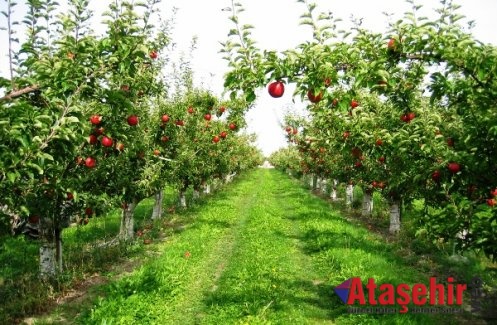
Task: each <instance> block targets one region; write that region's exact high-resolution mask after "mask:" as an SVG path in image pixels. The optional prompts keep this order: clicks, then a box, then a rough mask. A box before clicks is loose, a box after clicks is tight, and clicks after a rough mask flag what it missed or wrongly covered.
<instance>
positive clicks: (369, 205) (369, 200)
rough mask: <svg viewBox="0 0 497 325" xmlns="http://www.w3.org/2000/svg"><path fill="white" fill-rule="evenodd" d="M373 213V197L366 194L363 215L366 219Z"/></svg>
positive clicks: (363, 202)
mask: <svg viewBox="0 0 497 325" xmlns="http://www.w3.org/2000/svg"><path fill="white" fill-rule="evenodd" d="M372 213H373V196H372V195H371V193H366V192H364V197H363V198H362V215H363V216H365V217H370V216H371V214H372Z"/></svg>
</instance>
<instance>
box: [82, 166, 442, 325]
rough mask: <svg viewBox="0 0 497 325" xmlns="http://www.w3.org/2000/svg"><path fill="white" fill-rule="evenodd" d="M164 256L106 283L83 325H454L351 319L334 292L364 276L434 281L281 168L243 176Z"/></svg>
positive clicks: (190, 215) (168, 244)
mask: <svg viewBox="0 0 497 325" xmlns="http://www.w3.org/2000/svg"><path fill="white" fill-rule="evenodd" d="M223 191H224V192H221V193H218V194H216V195H215V197H213V198H211V199H209V200H208V202H207V204H205V205H203V206H201V207H200V208H199V209H193V210H192V211H189V212H187V213H186V214H185V215H184V216H183V217H184V218H185V220H191V221H189V222H187V223H186V227H185V228H184V229H183V230H182V231H181V232H176V233H172V234H171V236H170V237H169V238H168V239H167V240H166V241H165V242H163V243H161V244H158V246H157V248H158V252H157V255H156V256H155V257H154V258H153V259H152V260H151V261H150V262H146V263H144V264H143V265H142V266H141V267H139V268H138V269H137V270H135V272H133V273H132V274H131V275H129V276H126V277H123V278H122V279H120V280H118V281H115V282H112V283H110V284H108V285H107V286H106V287H105V288H104V290H103V292H102V294H101V297H100V298H98V299H97V300H96V301H95V302H94V304H93V306H92V308H88V309H85V310H83V311H82V313H81V314H80V315H79V317H77V318H76V319H75V321H74V322H76V323H81V324H335V323H337V324H430V323H434V324H436V323H444V324H449V323H450V322H448V321H449V320H450V318H447V317H444V318H443V322H441V319H442V318H440V317H434V318H431V317H428V316H425V315H414V314H407V315H399V314H396V315H364V314H362V315H349V314H347V313H346V307H345V306H344V305H343V303H342V302H341V301H340V300H339V299H338V297H336V295H335V294H334V292H333V288H334V287H335V286H336V285H338V284H340V283H341V282H343V281H344V280H346V279H348V278H350V277H355V276H360V277H361V278H362V279H363V280H364V279H367V278H369V277H373V278H375V280H376V282H377V283H382V282H383V283H386V282H389V283H394V284H399V283H415V282H421V283H426V282H427V277H426V275H423V274H420V273H418V272H416V271H415V270H414V269H413V268H412V266H410V265H408V264H406V262H405V261H403V260H402V258H401V257H399V256H397V255H396V254H394V252H393V249H392V248H391V247H390V246H389V245H388V244H385V243H384V241H383V240H382V239H381V238H380V237H379V236H377V235H374V234H372V233H370V232H368V231H367V230H366V229H364V228H362V227H359V226H357V225H353V224H351V223H349V222H348V221H346V219H344V218H343V217H342V216H340V215H339V213H338V212H336V211H333V210H332V209H331V208H330V205H329V204H328V203H326V202H325V201H323V200H321V199H318V198H316V197H314V196H312V195H311V194H310V193H308V191H307V190H305V189H303V188H302V187H301V186H300V185H298V183H297V182H296V181H294V180H291V179H289V178H287V177H286V176H285V175H284V174H282V173H279V172H277V171H274V170H257V171H254V172H252V173H250V174H247V175H244V176H243V177H242V178H241V179H239V180H237V181H236V182H235V183H234V184H233V186H231V187H230V188H227V189H226V190H223Z"/></svg>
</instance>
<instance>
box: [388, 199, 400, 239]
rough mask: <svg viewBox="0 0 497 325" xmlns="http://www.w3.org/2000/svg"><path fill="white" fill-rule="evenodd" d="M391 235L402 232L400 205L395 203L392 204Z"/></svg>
mask: <svg viewBox="0 0 497 325" xmlns="http://www.w3.org/2000/svg"><path fill="white" fill-rule="evenodd" d="M389 231H390V232H391V233H397V232H399V231H400V203H399V201H393V202H391V203H390V229H389Z"/></svg>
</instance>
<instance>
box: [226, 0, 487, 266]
mask: <svg viewBox="0 0 497 325" xmlns="http://www.w3.org/2000/svg"><path fill="white" fill-rule="evenodd" d="M299 2H302V3H303V5H305V6H306V12H305V13H304V14H303V15H302V21H301V23H302V24H303V25H308V26H310V27H311V28H312V31H313V39H312V40H310V41H308V42H305V43H302V44H300V45H298V46H297V47H296V48H295V49H289V50H287V51H284V52H280V53H277V52H275V51H269V50H265V51H262V50H260V49H259V48H257V46H256V44H255V41H254V40H253V39H251V28H252V26H250V25H244V26H240V24H239V17H238V12H239V10H240V9H241V5H240V4H235V5H234V6H233V8H232V9H233V16H232V21H233V22H234V24H235V25H237V28H234V29H233V30H232V33H231V34H230V35H231V36H230V37H229V39H228V41H227V42H226V43H224V46H225V48H224V52H225V53H226V59H227V60H228V61H229V64H230V71H229V72H228V74H227V76H226V87H227V88H229V89H230V90H231V91H232V95H233V97H235V96H237V95H238V94H240V93H243V94H245V96H246V98H247V100H249V101H250V100H253V99H255V89H257V88H259V87H262V86H266V85H267V90H268V92H269V95H270V96H272V97H274V98H280V97H282V96H285V86H286V85H287V84H289V83H295V84H296V91H295V93H294V94H293V95H294V96H300V98H301V99H302V100H303V101H304V102H306V103H307V104H308V105H307V108H308V115H309V117H308V118H303V117H298V116H287V118H286V121H285V123H286V124H285V125H283V128H284V129H285V130H286V132H287V135H288V140H289V143H290V145H291V149H287V150H283V151H282V152H280V153H278V154H277V155H275V156H273V158H274V159H273V160H276V163H277V164H280V165H281V167H284V168H290V169H292V170H296V171H299V172H301V173H305V174H313V175H315V176H316V177H318V178H320V179H324V180H328V182H329V184H336V182H342V183H345V184H348V185H351V186H352V184H355V185H360V186H361V187H362V188H364V189H365V191H366V196H367V197H370V194H371V193H372V192H373V191H380V192H381V193H382V194H383V196H384V197H385V198H386V199H388V201H389V202H390V205H391V209H390V211H391V225H390V230H391V231H392V232H397V231H398V230H399V229H400V207H401V205H402V204H404V205H407V204H409V203H410V202H412V201H413V200H422V202H424V204H425V209H424V211H425V213H424V216H423V217H422V218H421V220H419V223H418V224H419V226H420V228H421V229H420V231H419V232H418V233H420V234H425V235H426V236H429V237H431V238H433V239H434V240H439V241H440V240H441V241H452V240H457V242H458V246H459V247H460V248H465V249H475V250H479V251H482V252H484V253H485V254H486V255H487V256H489V257H493V258H496V257H497V250H496V248H497V207H496V203H497V201H496V199H497V198H496V195H497V164H496V163H495V157H496V155H497V70H496V68H495V66H496V65H495V63H496V62H497V48H496V47H495V46H493V45H485V44H482V43H481V42H479V41H477V40H476V39H474V37H473V36H472V35H471V33H470V31H471V29H470V28H469V32H468V28H467V26H465V25H463V23H462V22H463V20H464V17H463V16H462V15H460V14H459V12H458V6H457V5H455V4H454V3H452V2H449V1H443V2H441V4H440V8H439V9H438V10H437V11H436V13H434V15H435V17H437V18H435V19H433V20H429V19H428V18H426V17H423V15H422V14H421V13H420V12H419V10H420V8H419V7H417V6H415V5H412V10H410V11H409V12H407V13H406V14H405V16H404V17H401V18H399V19H398V20H397V21H395V22H394V23H391V24H390V25H389V26H388V29H387V31H386V32H385V33H383V34H380V33H375V32H372V31H370V30H367V29H365V28H364V27H363V26H361V24H360V22H358V21H357V22H354V26H353V28H352V29H349V31H350V32H346V31H344V30H345V29H340V28H339V27H338V26H339V24H340V22H339V20H338V19H334V17H333V16H332V15H330V14H329V13H326V14H325V13H318V12H317V7H316V6H315V5H314V4H309V3H307V2H305V1H299ZM409 3H411V4H412V2H409ZM469 26H470V27H471V25H469ZM276 100H277V99H275V101H276ZM278 157H279V159H278Z"/></svg>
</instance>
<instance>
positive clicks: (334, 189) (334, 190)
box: [330, 179, 338, 201]
mask: <svg viewBox="0 0 497 325" xmlns="http://www.w3.org/2000/svg"><path fill="white" fill-rule="evenodd" d="M337 185H338V181H337V180H336V179H334V180H333V187H332V189H331V193H330V197H331V200H332V201H336V200H338V194H337Z"/></svg>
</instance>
